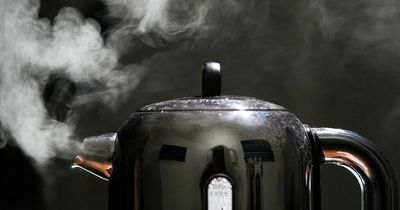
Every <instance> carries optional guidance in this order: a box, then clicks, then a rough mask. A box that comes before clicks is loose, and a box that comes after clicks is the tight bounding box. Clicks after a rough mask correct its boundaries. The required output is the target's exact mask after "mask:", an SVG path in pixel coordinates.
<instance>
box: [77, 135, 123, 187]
mask: <svg viewBox="0 0 400 210" xmlns="http://www.w3.org/2000/svg"><path fill="white" fill-rule="evenodd" d="M116 139H117V133H108V134H103V135H100V136H93V137H87V138H85V139H84V140H83V143H82V145H81V148H80V151H79V154H78V155H77V156H76V157H75V160H74V163H73V165H72V168H80V169H83V170H85V171H86V172H89V173H91V174H93V175H95V176H97V177H99V178H100V179H103V180H105V181H108V180H109V178H110V177H111V174H112V171H113V162H112V160H113V155H114V149H115V143H116Z"/></svg>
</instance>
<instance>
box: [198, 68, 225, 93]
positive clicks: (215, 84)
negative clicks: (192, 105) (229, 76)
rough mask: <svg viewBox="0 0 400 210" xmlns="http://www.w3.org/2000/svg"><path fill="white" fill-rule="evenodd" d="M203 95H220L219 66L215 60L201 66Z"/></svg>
mask: <svg viewBox="0 0 400 210" xmlns="http://www.w3.org/2000/svg"><path fill="white" fill-rule="evenodd" d="M202 89H203V96H205V97H210V96H219V95H221V66H220V65H219V63H217V62H207V63H205V64H204V66H203V81H202Z"/></svg>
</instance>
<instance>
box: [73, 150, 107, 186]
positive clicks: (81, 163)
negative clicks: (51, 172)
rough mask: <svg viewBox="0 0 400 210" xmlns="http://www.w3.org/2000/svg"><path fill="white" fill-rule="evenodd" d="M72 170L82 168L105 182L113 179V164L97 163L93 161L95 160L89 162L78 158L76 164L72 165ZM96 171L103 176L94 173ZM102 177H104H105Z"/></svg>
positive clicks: (80, 157)
mask: <svg viewBox="0 0 400 210" xmlns="http://www.w3.org/2000/svg"><path fill="white" fill-rule="evenodd" d="M72 168H81V169H83V170H85V171H87V172H89V173H91V174H93V175H95V176H97V177H99V178H101V179H103V180H106V181H108V178H110V177H111V173H112V163H111V162H110V163H108V162H106V163H102V162H97V161H93V160H88V159H86V158H84V157H82V156H79V155H78V156H76V158H75V161H74V164H73V165H72ZM93 169H94V170H96V171H98V172H100V173H101V174H98V173H96V172H94V171H93ZM102 175H104V176H105V177H103V176H102Z"/></svg>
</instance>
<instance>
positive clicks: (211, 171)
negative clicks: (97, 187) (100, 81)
mask: <svg viewBox="0 0 400 210" xmlns="http://www.w3.org/2000/svg"><path fill="white" fill-rule="evenodd" d="M310 153H311V150H310V145H309V143H308V141H307V139H306V135H305V133H304V129H303V125H302V124H301V123H300V122H299V121H298V120H297V118H295V117H294V116H293V115H292V114H290V113H288V112H285V111H175V112H174V111H169V112H143V113H136V114H135V115H134V116H133V118H132V119H131V121H130V122H128V123H127V124H126V125H125V127H123V128H122V129H121V130H120V132H119V133H118V148H117V149H116V154H115V160H114V171H113V174H112V177H111V179H110V201H109V202H110V209H112V210H128V209H129V210H139V209H141V210H187V209H191V210H245V209H248V210H267V209H268V210H288V209H296V210H299V209H308V207H309V195H308V186H307V185H308V181H307V180H306V179H307V176H306V171H307V168H309V166H310V165H309V164H310V163H311V154H310Z"/></svg>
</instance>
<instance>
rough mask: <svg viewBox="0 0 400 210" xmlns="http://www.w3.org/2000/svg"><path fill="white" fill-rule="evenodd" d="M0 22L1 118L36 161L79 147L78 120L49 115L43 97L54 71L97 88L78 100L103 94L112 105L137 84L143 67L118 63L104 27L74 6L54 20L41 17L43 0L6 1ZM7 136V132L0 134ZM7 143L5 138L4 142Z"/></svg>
mask: <svg viewBox="0 0 400 210" xmlns="http://www.w3.org/2000/svg"><path fill="white" fill-rule="evenodd" d="M0 8H1V12H0V14H1V15H2V17H1V20H2V21H1V25H0V40H1V42H0V44H1V52H0V121H1V125H2V128H3V129H2V130H3V131H2V132H3V135H2V137H5V134H4V133H6V132H9V134H10V136H12V137H13V139H15V141H16V142H17V143H18V145H19V146H20V147H21V148H22V149H23V150H24V151H25V152H26V153H27V154H28V155H30V156H31V157H33V158H34V159H35V160H36V161H37V162H38V163H45V162H46V161H47V160H48V159H49V158H52V157H54V156H56V154H57V153H58V154H68V153H70V152H71V150H74V149H75V148H76V144H77V143H76V141H74V122H73V119H69V120H67V121H66V122H58V121H56V120H54V119H52V118H50V117H49V115H48V112H47V110H46V108H45V106H44V102H43V99H42V92H43V88H44V85H45V83H46V80H47V79H48V77H49V76H50V75H52V74H63V75H66V76H67V77H68V78H69V79H70V80H72V81H73V82H76V83H87V84H92V85H93V86H95V87H96V90H97V91H96V92H89V93H84V94H81V95H79V97H78V100H75V101H73V103H75V104H82V103H87V102H89V101H92V100H96V99H98V100H104V101H105V102H108V104H111V105H112V101H115V100H113V97H116V95H115V94H121V95H123V94H124V93H126V92H125V91H124V90H126V91H127V90H129V89H131V88H133V87H134V86H135V85H136V84H137V79H138V78H136V76H138V73H139V72H141V67H135V66H132V65H131V66H126V67H124V68H125V69H117V68H118V67H117V64H118V63H117V60H118V52H117V51H115V50H114V49H113V48H112V47H110V46H106V45H105V44H104V41H103V38H102V37H101V34H100V32H99V31H100V27H99V26H98V23H97V22H95V21H94V20H91V19H87V20H84V19H83V18H82V16H81V15H80V14H79V12H77V11H76V10H74V9H72V8H64V9H62V10H61V11H60V12H59V14H58V16H57V17H56V18H55V20H54V24H53V25H52V24H50V21H49V20H47V19H40V20H39V19H38V18H37V15H38V9H39V1H35V0H25V1H13V0H5V1H2V3H1V5H0ZM1 139H2V140H3V141H4V139H9V138H1ZM2 145H4V143H2Z"/></svg>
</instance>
